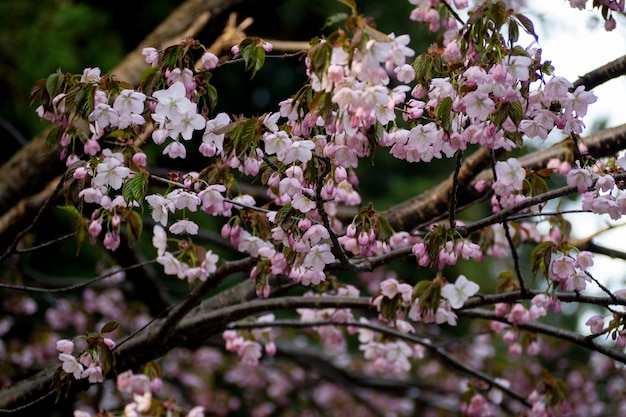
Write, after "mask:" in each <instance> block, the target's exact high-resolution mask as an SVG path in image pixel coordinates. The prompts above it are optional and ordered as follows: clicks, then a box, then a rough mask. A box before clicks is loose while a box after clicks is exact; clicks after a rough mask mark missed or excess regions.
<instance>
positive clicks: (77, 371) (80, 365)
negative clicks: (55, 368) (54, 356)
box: [56, 338, 115, 384]
mask: <svg viewBox="0 0 626 417" xmlns="http://www.w3.org/2000/svg"><path fill="white" fill-rule="evenodd" d="M103 341H104V344H105V345H106V347H107V348H108V349H113V348H114V347H115V342H114V341H113V340H111V339H109V338H104V339H103ZM56 348H57V350H58V351H59V360H60V361H61V362H62V365H61V368H62V369H63V372H65V373H67V374H69V375H72V376H73V377H74V379H87V380H89V382H90V383H92V384H96V383H102V382H104V374H103V372H104V371H103V369H106V365H105V364H103V360H105V359H104V358H102V357H101V356H100V354H99V353H100V351H99V350H97V349H91V350H86V351H84V352H83V353H81V354H80V356H79V357H78V358H77V357H76V356H74V355H73V354H72V353H73V352H74V342H72V341H71V340H67V339H61V340H59V341H57V343H56Z"/></svg>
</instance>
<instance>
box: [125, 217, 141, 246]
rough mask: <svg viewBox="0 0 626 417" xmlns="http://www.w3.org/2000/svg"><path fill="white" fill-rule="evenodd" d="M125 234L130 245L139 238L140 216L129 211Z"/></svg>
mask: <svg viewBox="0 0 626 417" xmlns="http://www.w3.org/2000/svg"><path fill="white" fill-rule="evenodd" d="M126 232H127V234H128V243H129V245H132V244H133V243H135V242H136V241H137V240H139V237H140V236H141V233H142V232H143V220H142V218H141V215H140V214H139V213H137V212H136V211H134V210H133V211H131V212H130V213H129V214H128V217H127V219H126Z"/></svg>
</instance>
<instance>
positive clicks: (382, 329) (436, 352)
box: [227, 320, 530, 407]
mask: <svg viewBox="0 0 626 417" xmlns="http://www.w3.org/2000/svg"><path fill="white" fill-rule="evenodd" d="M320 326H341V327H359V328H364V329H368V330H372V331H374V332H377V333H380V334H384V335H386V336H390V337H393V338H395V339H401V340H405V341H407V342H411V343H415V344H417V345H419V346H422V347H424V348H426V349H427V350H428V351H429V352H430V353H431V354H432V355H433V356H435V357H436V358H438V359H439V360H441V361H442V362H443V363H444V364H445V365H447V366H448V367H450V368H452V369H454V370H455V371H457V372H460V373H461V374H463V375H467V376H469V377H472V378H477V379H480V380H482V381H484V382H485V383H487V384H488V385H489V386H490V387H494V388H497V389H500V390H502V391H503V392H505V393H506V394H507V395H509V396H510V397H511V398H514V399H515V400H517V401H519V402H520V403H522V404H523V405H525V406H526V407H530V404H529V403H528V401H527V400H526V398H525V397H524V396H523V395H521V394H519V393H517V392H515V391H513V390H512V389H510V388H508V387H505V386H504V385H502V384H500V383H499V382H497V381H496V380H495V379H494V378H492V377H491V376H489V375H487V374H485V373H483V372H480V371H477V370H475V369H472V368H470V367H469V366H467V365H465V364H463V363H462V362H460V361H459V360H457V359H456V358H454V357H453V356H452V355H451V354H450V353H449V352H447V351H446V350H445V349H444V348H443V347H441V346H436V345H434V344H433V343H432V342H431V341H430V340H428V339H424V338H421V337H418V336H415V335H412V334H408V333H402V332H399V331H397V330H395V329H392V328H391V327H387V326H384V325H377V324H373V323H365V322H348V323H337V322H329V321H310V322H306V321H299V320H274V321H272V322H262V323H260V322H253V323H249V322H247V323H246V322H244V323H232V324H230V325H229V326H227V327H228V328H229V329H252V328H264V327H291V328H308V327H320Z"/></svg>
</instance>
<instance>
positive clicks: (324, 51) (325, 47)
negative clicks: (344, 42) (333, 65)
mask: <svg viewBox="0 0 626 417" xmlns="http://www.w3.org/2000/svg"><path fill="white" fill-rule="evenodd" d="M332 52H333V48H332V47H331V46H330V45H329V43H328V42H323V43H318V44H317V45H315V46H314V47H312V48H311V49H310V50H309V62H310V65H311V72H313V73H314V74H316V75H317V76H319V77H320V78H321V77H322V76H323V74H324V73H325V72H326V69H328V65H329V64H330V56H331V54H332Z"/></svg>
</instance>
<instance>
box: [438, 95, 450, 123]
mask: <svg viewBox="0 0 626 417" xmlns="http://www.w3.org/2000/svg"><path fill="white" fill-rule="evenodd" d="M435 117H437V119H439V120H440V121H441V126H442V127H443V129H444V130H448V127H449V126H450V123H451V121H452V98H450V97H446V98H444V99H443V100H441V101H440V102H439V104H437V107H436V108H435Z"/></svg>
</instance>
